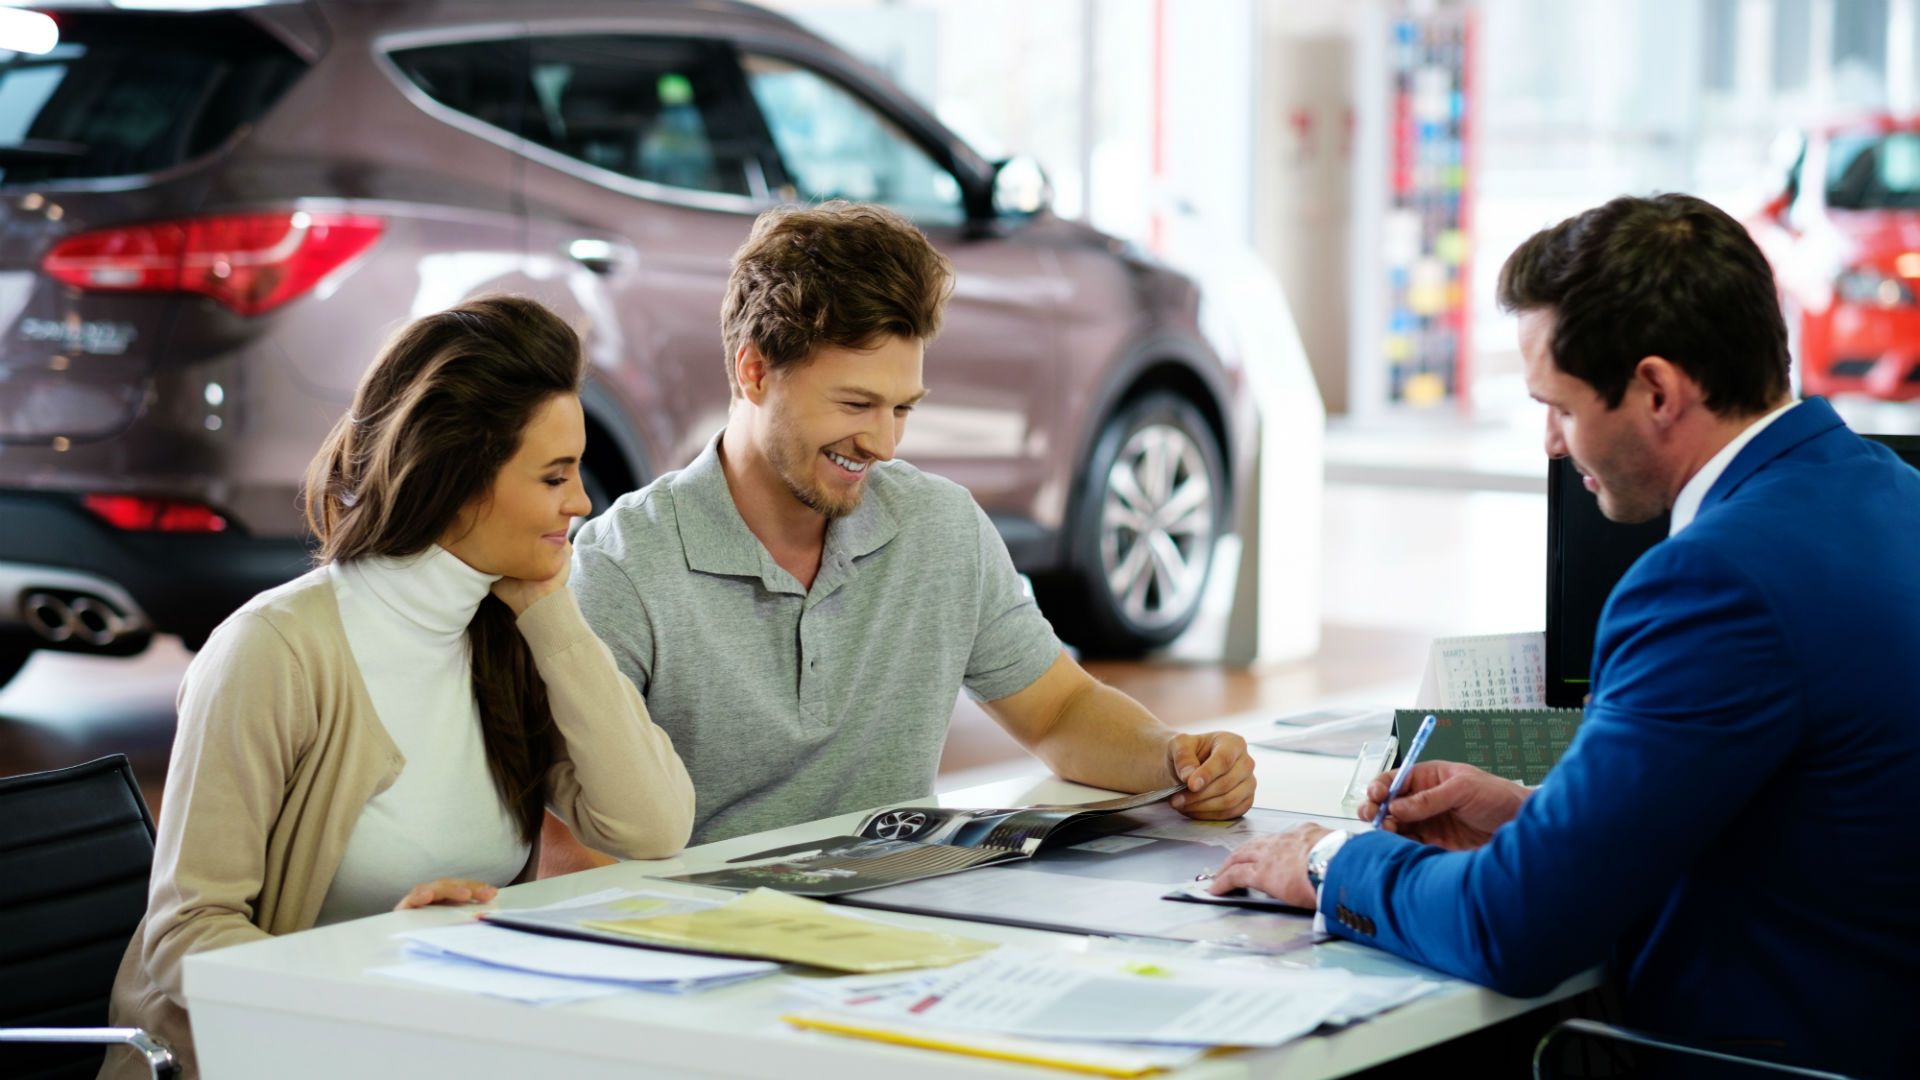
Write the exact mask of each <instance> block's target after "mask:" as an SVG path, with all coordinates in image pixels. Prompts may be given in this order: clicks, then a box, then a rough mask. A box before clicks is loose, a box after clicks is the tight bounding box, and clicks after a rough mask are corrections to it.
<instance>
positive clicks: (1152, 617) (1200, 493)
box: [1100, 424, 1214, 629]
mask: <svg viewBox="0 0 1920 1080" xmlns="http://www.w3.org/2000/svg"><path fill="white" fill-rule="evenodd" d="M1213 520H1214V491H1213V482H1212V480H1211V479H1210V478H1209V477H1208V475H1207V461H1206V458H1205V456H1204V455H1202V454H1201V453H1200V447H1199V446H1198V445H1196V444H1195V443H1194V441H1193V439H1191V438H1190V437H1188V435H1187V433H1186V432H1184V431H1182V430H1180V429H1179V428H1177V427H1173V426H1172V425H1169V424H1149V425H1148V426H1146V427H1143V428H1141V429H1140V430H1138V431H1136V432H1134V433H1133V434H1132V435H1131V436H1129V437H1128V439H1127V441H1126V445H1124V446H1123V447H1121V449H1120V453H1119V455H1118V456H1117V457H1116V458H1115V459H1114V462H1113V465H1112V466H1111V467H1110V468H1109V469H1108V470H1107V486H1106V494H1105V497H1104V498H1103V499H1102V500H1101V506H1100V562H1101V569H1102V571H1103V572H1104V576H1105V578H1106V582H1107V591H1108V594H1109V595H1110V596H1111V597H1112V598H1113V602H1114V606H1115V607H1117V608H1119V610H1120V611H1121V613H1122V614H1124V615H1125V616H1126V617H1127V619H1128V620H1129V621H1131V622H1132V623H1134V624H1135V625H1136V626H1139V627H1141V628H1143V629H1157V628H1160V627H1164V626H1168V625H1170V624H1172V623H1175V622H1177V621H1179V620H1180V619H1181V618H1183V617H1185V616H1186V615H1187V614H1188V613H1189V612H1190V611H1191V610H1192V609H1193V606H1194V605H1195V604H1197V603H1198V602H1199V599H1200V590H1201V588H1202V587H1203V586H1204V585H1205V583H1206V578H1207V563H1208V560H1209V559H1210V558H1211V557H1212V554H1213Z"/></svg>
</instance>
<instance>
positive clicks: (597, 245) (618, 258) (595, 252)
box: [567, 237, 633, 274]
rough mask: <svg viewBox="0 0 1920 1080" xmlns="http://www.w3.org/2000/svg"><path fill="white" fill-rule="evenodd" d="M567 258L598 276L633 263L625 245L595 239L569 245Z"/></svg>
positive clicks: (584, 238) (583, 239)
mask: <svg viewBox="0 0 1920 1080" xmlns="http://www.w3.org/2000/svg"><path fill="white" fill-rule="evenodd" d="M567 257H568V258H570V259H572V260H573V261H574V262H577V263H579V264H580V265H581V266H584V267H586V268H587V269H589V270H591V271H593V272H594V273H596V274H611V273H613V272H614V271H615V270H616V269H618V268H619V267H621V266H623V265H627V264H629V263H631V262H632V261H633V254H632V252H631V251H630V250H628V249H627V248H626V246H625V245H623V244H615V243H613V242H612V241H610V240H600V239H596V238H594V237H582V238H580V239H578V240H575V241H573V242H572V243H569V244H568V245H567Z"/></svg>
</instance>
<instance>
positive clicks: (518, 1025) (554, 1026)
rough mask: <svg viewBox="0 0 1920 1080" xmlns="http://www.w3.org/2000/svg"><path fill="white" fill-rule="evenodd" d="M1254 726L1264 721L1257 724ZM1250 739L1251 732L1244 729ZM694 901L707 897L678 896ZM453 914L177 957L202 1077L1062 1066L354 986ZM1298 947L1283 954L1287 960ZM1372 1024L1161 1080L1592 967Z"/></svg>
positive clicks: (790, 838) (690, 1010)
mask: <svg viewBox="0 0 1920 1080" xmlns="http://www.w3.org/2000/svg"><path fill="white" fill-rule="evenodd" d="M1265 730H1271V729H1265ZM1262 733H1263V734H1264V731H1263V732H1262ZM1259 754H1260V760H1259V765H1258V770H1259V771H1258V775H1259V776H1260V778H1261V791H1262V795H1261V798H1260V800H1259V802H1260V805H1262V806H1266V807H1269V808H1272V809H1286V810H1299V811H1306V812H1311V813H1328V812H1331V811H1332V810H1334V809H1337V805H1338V795H1339V792H1340V789H1341V787H1342V786H1343V785H1344V784H1345V782H1346V779H1347V773H1348V772H1349V770H1350V769H1351V765H1350V763H1348V762H1346V761H1339V760H1336V759H1332V758H1314V757H1311V756H1310V755H1305V754H1291V753H1275V752H1268V751H1260V752H1259ZM1104 794H1105V793H1103V792H1100V791H1097V790H1096V789H1093V788H1086V787H1081V786H1079V785H1076V784H1068V783H1065V782H1064V781H1059V780H1053V779H1050V778H1048V779H1040V780H1017V781H1003V782H1001V783H996V784H986V785H982V786H980V787H976V788H970V789H966V790H963V791H956V792H950V793H947V794H945V795H943V796H941V798H940V801H941V802H942V803H944V804H947V805H952V806H1019V805H1023V804H1025V803H1030V802H1081V801H1088V800H1091V799H1095V798H1099V797H1102V796H1103V795H1104ZM858 817H859V815H857V814H849V815H847V816H845V817H842V818H832V819H828V820H827V821H825V822H813V823H810V824H807V825H800V826H795V827H793V828H788V829H780V830H776V831H773V832H766V833H760V834H758V835H755V836H746V837H738V838H735V839H733V840H729V841H725V842H722V843H718V844H709V845H705V846H703V847H699V848H694V849H691V850H689V851H687V852H685V853H683V854H682V855H681V856H680V857H679V858H675V859H667V860H662V861H659V862H647V863H622V864H619V865H615V866H609V867H604V868H601V869H598V870H591V871H586V872H584V873H579V874H571V875H568V876H566V877H560V878H551V879H548V880H545V881H537V882H532V883H529V884H526V885H519V886H516V887H514V888H511V889H506V890H503V891H502V892H501V894H500V896H499V899H498V900H497V901H496V902H495V904H496V906H500V907H535V906H539V905H542V904H549V903H552V902H554V901H557V900H561V899H565V898H567V897H570V896H579V895H584V894H586V893H589V892H595V891H598V890H601V889H606V888H611V887H625V888H650V889H662V890H675V889H680V888H683V887H682V886H678V885H677V884H675V883H673V882H656V881H652V880H649V879H648V877H647V875H648V874H652V873H681V872H684V871H689V870H705V869H711V868H714V867H715V866H717V865H718V864H720V863H721V862H723V861H724V860H726V859H728V858H731V857H733V856H736V855H741V854H745V853H748V852H752V851H759V850H763V849H766V848H769V847H773V846H776V845H778V844H783V843H795V842H799V841H802V840H807V839H812V838H814V837H819V836H826V835H832V834H834V833H843V832H847V831H849V830H850V828H851V826H852V825H853V824H854V823H855V822H856V821H857V820H858ZM691 891H693V892H697V893H699V894H701V895H712V892H711V891H710V890H691ZM472 910H473V909H471V908H465V909H463V908H448V907H436V908H425V909H420V910H415V911H406V912H394V913H390V914H386V915H378V916H374V917H372V918H367V919H360V920H356V921H354V922H348V923H341V924H339V925H337V926H330V927H325V928H321V929H317V930H310V931H307V932H305V933H300V934H290V935H288V936H286V937H281V938H275V939H273V940H270V941H262V942H256V943H254V944H250V945H241V946H238V947H235V948H231V949H222V950H218V951H214V952H209V953H203V954H201V955H198V956H194V957H190V958H188V960H187V962H186V987H187V996H188V1000H189V1002H190V1004H191V1008H192V1012H193V1029H194V1040H195V1045H196V1047H197V1049H198V1052H199V1056H200V1062H201V1068H202V1072H203V1075H204V1076H205V1077H206V1078H207V1080H252V1078H256V1077H269V1076H271V1077H277V1078H281V1080H306V1078H315V1080H318V1078H321V1077H326V1078H337V1077H343V1076H351V1077H365V1078H376V1077H403V1078H406V1080H419V1078H421V1077H433V1076H452V1077H459V1078H460V1080H487V1078H495V1077H497V1078H500V1080H531V1078H537V1077H567V1078H569V1080H598V1078H602V1077H605V1078H613V1077H621V1078H631V1077H638V1076H647V1077H714V1076H734V1077H769V1076H780V1077H793V1078H796V1080H805V1078H817V1080H847V1078H849V1077H866V1076H912V1077H915V1078H927V1080H943V1078H960V1077H1014V1076H1024V1077H1029V1078H1041V1077H1046V1078H1055V1080H1057V1078H1059V1077H1065V1076H1071V1075H1075V1074H1071V1073H1065V1072H1061V1071H1058V1070H1054V1069H1048V1068H1041V1067H1037V1066H1021V1065H1010V1064H1004V1063H1000V1062H995V1061H989V1060H986V1059H983V1058H973V1057H966V1056H962V1055H958V1054H949V1053H942V1052H938V1051H929V1050H915V1049H909V1048H903V1047H894V1046H888V1045H885V1044H881V1043H876V1042H870V1041H867V1040H863V1039H850V1038H842V1037H838V1036H833V1035H827V1034H823V1033H819V1032H807V1031H798V1030H795V1029H792V1028H790V1027H788V1026H787V1025H785V1024H784V1023H782V1022H781V1021H780V1019H779V1014H780V1012H781V1011H782V1009H783V1008H792V1007H794V1004H795V1002H794V999H792V998H791V997H789V996H787V995H786V994H784V993H783V992H782V991H781V988H780V984H781V982H782V981H784V980H783V979H782V978H780V977H775V978H770V979H761V980H757V981H754V982H750V983H746V984H742V985H738V986H733V987H728V988H724V989H720V990H714V991H710V992H707V993H704V994H698V995H693V996H690V997H672V996H667V995H656V994H649V993H645V992H634V993H629V994H622V995H618V996H615V997H609V998H600V999H597V1000H593V1001H586V1002H580V1003H577V1004H573V1005H568V1006H562V1007H545V1008H541V1007H534V1006H528V1005H521V1004H517V1003H514V1002H508V1001H502V1000H497V999H493V998H486V997H480V996H478V995H468V994H459V993H452V992H445V991H437V990H431V989H428V988H425V987H417V986H413V985H410V984H407V983H402V982H397V981H393V980H389V979H383V978H379V977H375V976H369V975H366V974H364V972H365V971H366V969H367V968H369V967H372V966H376V965H379V964H383V963H390V962H393V961H394V960H396V959H397V958H398V957H399V956H400V948H399V945H398V944H397V943H396V942H395V941H394V940H393V935H394V934H396V933H399V932H401V931H403V930H410V929H417V928H421V927H428V926H438V925H444V924H447V923H455V922H460V921H462V920H465V919H467V918H469V917H470V915H471V911H472ZM867 914H870V915H873V916H874V917H876V918H880V919H885V920H886V921H888V922H894V923H897V924H899V925H903V926H922V927H939V928H942V929H947V930H952V931H955V932H958V933H962V934H966V935H968V936H971V937H976V938H981V939H985V940H991V941H1002V942H1017V943H1020V944H1023V945H1026V946H1028V947H1040V948H1073V947H1076V946H1077V945H1079V944H1081V943H1083V942H1084V941H1085V939H1084V938H1082V937H1079V936H1076V935H1069V934H1054V933H1048V932H1045V931H1038V930H1024V929H1020V928H1016V927H1008V926H994V925H989V924H985V923H972V922H957V921H953V920H946V919H935V918H926V917H921V916H913V915H901V914H895V913H892V912H867ZM1296 955H1297V954H1296ZM1312 962H1315V963H1317V964H1319V965H1323V966H1334V967H1342V968H1348V969H1351V970H1354V971H1358V972H1362V973H1367V974H1400V975H1404V974H1422V975H1426V976H1428V977H1430V978H1436V979H1438V978H1442V977H1441V976H1439V975H1437V974H1435V973H1434V972H1431V971H1429V970H1428V969H1425V968H1421V967H1419V966H1417V965H1414V964H1409V963H1406V962H1405V961H1401V960H1398V959H1395V958H1393V957H1391V956H1388V955H1387V954H1385V953H1382V952H1380V951H1378V950H1375V949H1369V948H1366V947H1364V946H1360V945H1355V944H1353V943H1351V942H1333V943H1329V944H1325V945H1320V946H1316V947H1315V948H1314V949H1313V953H1312ZM1445 981H1446V982H1447V984H1448V985H1447V988H1446V989H1444V990H1442V991H1440V992H1438V993H1435V994H1432V995H1429V996H1428V997H1426V998H1423V999H1421V1000H1419V1001H1415V1002H1413V1003H1412V1004H1410V1005H1406V1006H1403V1007H1402V1008H1400V1009H1396V1010H1394V1011H1393V1012H1390V1013H1387V1014H1385V1015H1383V1016H1380V1017H1378V1018H1376V1019H1374V1020H1371V1021H1368V1022H1366V1023H1363V1024H1358V1025H1355V1026H1353V1027H1350V1028H1348V1029H1346V1030H1344V1031H1340V1032H1336V1033H1334V1034H1331V1035H1316V1036H1310V1037H1308V1038H1305V1039H1301V1040H1299V1041H1296V1042H1293V1043H1290V1044H1288V1045H1286V1046H1282V1047H1279V1048H1276V1049H1273V1050H1261V1051H1241V1052H1237V1053H1232V1054H1227V1055H1222V1056H1219V1057H1215V1058H1209V1059H1206V1060H1203V1061H1201V1062H1199V1063H1197V1064H1195V1065H1192V1066H1190V1067H1188V1068H1186V1069H1182V1070H1179V1071H1178V1072H1176V1073H1172V1074H1168V1075H1169V1076H1170V1077H1179V1078H1181V1080H1214V1078H1227V1077H1254V1076H1260V1077H1286V1078H1288V1080H1296V1078H1319V1077H1335V1076H1342V1075H1345V1074H1347V1073H1350V1072H1354V1071H1356V1070H1359V1069H1363V1068H1366V1067H1368V1066H1370V1065H1375V1064H1378V1063H1380V1062H1382V1061H1386V1060H1389V1059H1392V1058H1396V1057H1400V1056H1403V1055H1405V1054H1408V1053H1412V1052H1414V1051H1416V1050H1420V1049H1422V1048H1425V1047H1427V1046H1432V1045H1434V1044H1436V1043H1440V1042H1444V1041H1446V1040H1448V1039H1452V1038H1455V1037H1457V1036H1460V1035H1463V1034H1466V1033H1468V1032H1470V1031H1475V1030H1477V1029H1479V1028H1482V1027H1485V1026H1487V1025H1490V1024H1494V1023H1497V1022H1499V1021H1501V1020H1505V1019H1507V1018H1509V1017H1512V1016H1516V1015H1518V1014H1520V1013H1522V1012H1525V1011H1527V1010H1529V1009H1531V1008H1534V1007H1536V1006H1538V1005H1540V1004H1543V1003H1545V1002H1548V1001H1552V1000H1556V999H1558V998H1562V997H1567V996H1570V995H1572V994H1574V993H1577V992H1579V991H1581V990H1584V989H1587V988H1589V987H1591V986H1593V985H1595V984H1596V982H1597V979H1596V978H1595V976H1594V975H1593V974H1591V973H1589V974H1586V975H1582V976H1579V977H1576V978H1574V979H1571V980H1569V981H1568V982H1567V983H1566V984H1565V985H1563V986H1561V987H1560V988H1559V989H1557V990H1556V991H1555V992H1554V993H1552V994H1550V995H1548V996H1547V997H1544V998H1538V999H1534V1000H1529V1001H1522V1000H1518V999H1515V998H1509V997H1504V996H1502V995H1500V994H1496V993H1494V992H1492V991H1490V990H1485V989H1482V988H1480V987H1476V986H1473V985H1471V984H1469V983H1465V982H1461V981H1458V980H1453V979H1447V980H1445Z"/></svg>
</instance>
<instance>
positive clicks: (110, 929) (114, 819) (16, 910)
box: [0, 754, 153, 1078]
mask: <svg viewBox="0 0 1920 1080" xmlns="http://www.w3.org/2000/svg"><path fill="white" fill-rule="evenodd" d="M152 870H153V815H151V814H150V813H148V812H147V801H146V799H145V798H143V797H142V796H141V794H140V786H139V785H138V784H137V783H135V782H134V779H133V768H132V766H130V765H129V764H127V758H126V755H124V754H114V755H112V756H111V757H103V758H100V759H99V760H97V761H89V762H87V763H86V764H85V765H75V766H73V767H72V768H70V769H56V770H53V771H51V772H42V773H29V774H27V775H25V776H10V777H6V778H3V779H0V1027H103V1026H105V1025H106V1022H107V995H108V993H109V991H110V990H111V989H112V988H113V977H114V973H115V972H116V971H117V970H118V968H119V966H120V957H121V955H122V954H123V953H125V952H126V948H127V942H128V941H130V940H132V938H133V931H134V929H135V928H136V927H137V926H139V924H140V918H141V916H143V915H144V914H146V910H147V878H148V876H149V875H150V874H151V873H152ZM28 1055H31V1056H30V1057H28ZM101 1055H102V1050H101V1048H100V1047H98V1046H66V1045H56V1046H33V1047H26V1046H6V1047H0V1075H5V1076H8V1077H22V1076H34V1077H48V1078H52V1077H66V1076H75V1077H83V1076H84V1077H91V1076H92V1075H93V1074H94V1072H95V1071H97V1070H98V1069H99V1068H100V1062H101Z"/></svg>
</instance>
